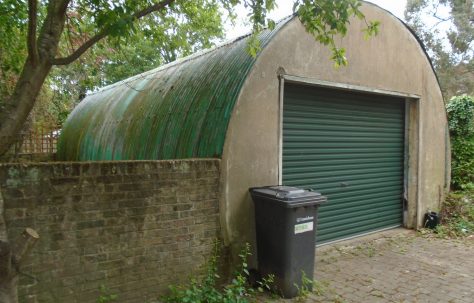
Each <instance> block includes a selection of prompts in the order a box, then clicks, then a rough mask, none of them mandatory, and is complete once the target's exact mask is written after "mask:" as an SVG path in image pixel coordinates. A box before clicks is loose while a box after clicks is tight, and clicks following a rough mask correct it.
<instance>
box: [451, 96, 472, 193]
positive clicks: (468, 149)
mask: <svg viewBox="0 0 474 303" xmlns="http://www.w3.org/2000/svg"><path fill="white" fill-rule="evenodd" d="M446 110H447V112H448V126H449V133H450V135H451V151H452V155H451V158H452V161H451V185H452V187H453V189H466V190H474V98H473V97H472V96H467V95H463V96H457V97H453V98H451V100H450V101H449V102H448V104H447V105H446Z"/></svg>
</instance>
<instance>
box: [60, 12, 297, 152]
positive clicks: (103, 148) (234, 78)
mask: <svg viewBox="0 0 474 303" xmlns="http://www.w3.org/2000/svg"><path fill="white" fill-rule="evenodd" d="M291 19H292V18H291V17H289V18H286V19H284V20H282V21H281V22H279V23H278V25H277V26H276V27H275V29H274V30H265V31H263V32H262V33H261V34H260V36H259V38H260V41H261V46H262V49H263V48H264V47H265V46H266V45H267V44H268V42H269V41H270V40H271V38H272V37H273V36H274V35H275V33H276V32H278V31H279V29H280V28H281V27H282V26H284V25H285V24H286V23H287V22H288V21H289V20H291ZM248 37H249V36H248V35H247V36H244V37H241V38H238V39H236V40H234V41H232V42H229V43H226V44H223V45H221V46H219V47H216V48H214V49H211V50H208V51H204V52H201V53H197V54H195V55H192V56H190V57H186V58H184V59H181V60H179V61H177V62H173V63H170V64H167V65H164V66H162V67H159V68H157V69H154V70H152V71H149V72H146V73H143V74H140V75H138V76H135V77H132V78H129V79H127V80H124V81H121V82H118V83H116V84H112V85H110V86H107V87H105V88H103V89H101V90H99V91H98V92H96V93H93V94H91V95H89V96H87V97H86V98H85V99H84V100H83V101H82V102H81V103H80V104H79V105H78V106H77V107H76V108H75V109H74V111H73V112H72V113H71V114H70V116H69V117H68V119H67V121H66V123H65V124H64V127H63V130H62V132H61V136H60V138H59V143H58V153H57V156H58V158H59V159H60V160H76V161H77V160H123V159H179V158H191V157H199V158H204V157H220V156H221V154H222V149H223V146H224V140H225V135H226V131H227V126H228V123H229V119H230V116H231V112H232V109H233V107H234V104H235V102H236V101H237V98H238V95H239V93H240V90H241V88H242V85H243V84H244V81H245V79H246V78H247V75H248V73H249V72H250V70H251V68H252V66H253V64H254V63H255V61H256V58H253V57H252V56H250V55H249V54H248V52H247V51H246V47H247V40H248Z"/></svg>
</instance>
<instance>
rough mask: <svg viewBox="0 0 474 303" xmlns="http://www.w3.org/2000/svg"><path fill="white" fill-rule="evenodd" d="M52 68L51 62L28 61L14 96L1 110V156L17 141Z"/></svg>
mask: <svg viewBox="0 0 474 303" xmlns="http://www.w3.org/2000/svg"><path fill="white" fill-rule="evenodd" d="M50 70H51V65H50V64H49V63H46V62H41V63H38V64H34V63H32V62H31V61H30V60H27V61H26V63H25V65H24V67H23V71H22V73H21V75H20V79H18V82H17V84H16V86H15V90H14V92H13V94H12V96H11V97H10V98H9V100H8V101H7V102H6V104H5V108H4V109H2V111H1V112H0V156H1V155H4V154H5V153H6V152H7V151H8V150H9V149H10V147H11V146H12V144H14V143H15V141H16V139H17V137H18V134H19V133H20V131H21V129H22V128H23V125H24V123H25V121H26V119H27V118H28V115H29V114H30V112H31V110H32V109H33V106H34V104H35V101H36V97H37V96H38V94H39V93H40V90H41V87H42V86H43V83H44V80H45V79H46V76H47V75H48V73H49V71H50Z"/></svg>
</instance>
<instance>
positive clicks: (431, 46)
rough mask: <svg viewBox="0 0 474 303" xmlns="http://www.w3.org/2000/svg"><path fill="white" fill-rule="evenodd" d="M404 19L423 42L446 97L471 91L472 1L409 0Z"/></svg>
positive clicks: (473, 75) (473, 87)
mask: <svg viewBox="0 0 474 303" xmlns="http://www.w3.org/2000/svg"><path fill="white" fill-rule="evenodd" d="M405 19H406V20H407V22H408V24H409V25H410V26H411V27H412V28H413V29H414V30H415V32H416V33H417V34H418V36H419V37H420V38H421V40H422V41H423V43H424V44H425V46H426V48H427V50H428V53H429V55H430V57H431V59H432V60H433V63H434V66H435V69H436V72H437V74H438V77H439V79H440V83H441V89H442V91H443V94H444V96H445V98H446V100H449V99H450V98H451V97H452V96H454V95H462V94H468V95H473V94H474V43H473V39H474V1H472V0H408V2H407V7H406V11H405ZM428 21H430V22H429V23H430V24H431V25H430V24H427V23H428Z"/></svg>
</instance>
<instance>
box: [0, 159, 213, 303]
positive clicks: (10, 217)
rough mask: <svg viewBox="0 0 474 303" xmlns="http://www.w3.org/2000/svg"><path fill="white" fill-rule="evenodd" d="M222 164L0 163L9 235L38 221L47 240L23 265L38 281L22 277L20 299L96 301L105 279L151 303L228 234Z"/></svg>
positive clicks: (128, 296) (129, 297)
mask: <svg viewBox="0 0 474 303" xmlns="http://www.w3.org/2000/svg"><path fill="white" fill-rule="evenodd" d="M218 167H219V161H218V160H173V161H123V162H94V163H50V164H41V165H36V164H35V165H29V164H27V165H10V164H4V165H1V166H0V185H2V187H3V188H6V190H5V194H4V196H5V204H4V205H5V214H6V219H7V225H8V228H9V236H10V237H12V238H14V237H16V236H18V234H19V233H21V231H22V229H23V228H25V227H34V228H35V229H37V230H38V232H39V233H40V237H41V238H40V241H38V243H37V245H36V247H35V250H34V251H33V253H32V256H31V258H30V259H29V260H28V261H27V262H26V264H25V266H24V267H23V270H24V271H25V272H28V273H30V274H31V275H33V276H36V277H37V278H38V280H39V282H37V281H36V280H32V279H26V278H22V279H21V280H20V283H21V287H20V298H21V302H22V303H23V302H73V303H75V302H94V301H96V300H97V298H98V296H99V291H98V289H99V286H101V285H106V286H108V287H111V289H112V290H113V291H114V292H115V293H116V294H118V295H119V298H120V299H119V301H120V302H144V301H147V300H148V301H150V300H152V299H153V298H157V297H158V296H159V294H160V293H163V291H166V289H167V287H168V284H171V283H177V282H179V281H185V280H186V279H187V278H188V276H189V274H190V272H191V271H193V270H194V269H197V268H200V266H201V265H202V264H203V263H204V261H205V260H206V258H207V257H206V256H209V255H210V254H211V253H212V251H213V241H214V240H215V238H216V237H218V236H219V234H220V228H219V212H218V200H217V197H218V193H217V190H218V186H219V183H218V181H219V179H218V178H219V169H218ZM9 170H10V171H9ZM8 178H9V179H8ZM12 178H13V179H12ZM7 179H8V180H7ZM7 181H8V184H9V185H10V186H6V185H7ZM201 268H202V267H201Z"/></svg>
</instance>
